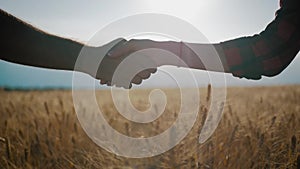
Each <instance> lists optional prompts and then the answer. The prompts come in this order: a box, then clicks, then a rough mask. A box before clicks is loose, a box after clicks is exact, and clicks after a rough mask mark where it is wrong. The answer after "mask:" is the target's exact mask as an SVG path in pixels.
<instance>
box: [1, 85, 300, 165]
mask: <svg viewBox="0 0 300 169" xmlns="http://www.w3.org/2000/svg"><path fill="white" fill-rule="evenodd" d="M150 91H151V90H137V89H136V90H131V91H130V99H131V101H132V103H133V105H134V106H135V107H136V108H137V109H139V110H145V109H147V107H148V106H149V102H148V100H147V98H148V95H149V92H150ZM163 91H164V92H165V94H166V96H167V98H168V103H167V105H166V109H165V111H164V113H163V114H162V115H161V116H160V118H159V119H157V120H155V121H153V122H151V123H149V124H140V123H133V122H130V121H128V120H127V119H125V118H124V117H122V116H121V115H119V114H118V112H117V110H116V108H115V107H114V104H113V102H112V99H111V96H110V92H109V91H104V90H102V91H97V94H96V96H97V99H98V100H99V107H101V108H102V109H103V110H104V111H103V113H104V116H105V119H106V120H107V121H108V123H109V124H110V125H111V126H112V127H113V128H114V129H116V130H117V131H119V132H120V133H123V134H126V135H129V136H131V137H149V136H153V135H157V134H158V133H161V132H163V131H164V130H166V129H167V128H168V127H170V125H172V123H173V122H174V120H176V118H177V116H178V109H179V106H178V105H180V104H178V103H180V99H179V95H180V93H179V91H178V90H175V89H163ZM199 91H200V93H201V103H200V104H201V106H200V108H199V113H198V117H197V121H196V123H195V125H194V126H193V128H192V130H191V131H190V132H189V133H188V135H187V136H186V137H185V138H184V139H183V140H182V141H181V142H180V143H179V144H178V145H177V146H175V147H174V148H173V149H171V150H169V151H167V152H165V153H163V154H160V155H157V156H154V157H149V158H141V159H138V158H125V157H121V156H117V155H115V154H113V153H110V152H107V151H106V150H104V149H103V148H100V147H99V146H97V145H96V144H95V143H94V142H93V141H92V140H91V139H90V138H89V137H88V136H87V135H86V133H85V132H84V131H83V129H82V127H81V125H80V123H79V121H78V119H77V116H76V112H75V109H74V106H73V102H72V92H71V91H68V90H48V91H5V90H1V91H0V157H1V158H0V168H4V169H5V168H61V169H67V168H100V169H102V168H103V169H156V168H186V169H194V168H201V169H202V168H203V169H211V168H217V169H219V168H220V169H222V168H229V169H236V168H245V169H246V168H258V169H260V168H291V169H296V168H300V104H299V103H300V86H277V87H249V88H246V87H232V88H228V89H227V93H228V94H227V100H226V103H225V107H224V114H223V117H222V119H221V122H220V124H219V126H218V128H217V129H216V131H215V133H214V134H213V135H212V137H210V138H209V139H208V140H207V141H206V142H205V143H204V144H199V143H198V137H199V131H200V129H201V127H202V126H203V123H204V119H205V118H206V115H207V112H208V107H209V104H210V97H209V96H210V91H209V89H207V88H201V89H199ZM103 98H104V99H103ZM100 100H102V101H101V102H100ZM171 138H172V137H170V139H171ZM170 141H172V140H170Z"/></svg>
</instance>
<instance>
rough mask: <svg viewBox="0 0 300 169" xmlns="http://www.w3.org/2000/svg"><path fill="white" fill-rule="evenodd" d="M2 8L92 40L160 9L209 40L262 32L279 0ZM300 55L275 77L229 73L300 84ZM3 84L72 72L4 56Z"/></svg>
mask: <svg viewBox="0 0 300 169" xmlns="http://www.w3.org/2000/svg"><path fill="white" fill-rule="evenodd" d="M0 7H1V9H3V10H5V11H7V12H9V13H11V14H13V15H15V16H16V17H18V18H20V19H22V20H24V21H26V22H29V23H30V24H32V25H34V26H36V27H38V28H40V29H42V30H44V31H47V32H49V33H51V34H55V35H59V36H63V37H68V38H72V39H75V40H78V41H82V42H86V41H88V40H89V39H90V38H91V37H92V36H93V35H94V33H95V32H97V31H98V30H99V29H101V28H102V27H104V26H106V25H108V24H109V23H111V22H113V21H116V20H118V19H120V18H123V17H126V16H130V15H134V14H141V13H162V14H168V15H172V16H175V17H178V18H180V19H183V20H185V21H187V22H189V23H190V24H192V25H194V26H195V27H196V28H198V29H199V31H201V32H202V33H203V34H204V35H205V36H206V37H207V38H208V40H209V41H210V42H221V41H224V40H228V39H232V38H236V37H240V36H249V35H253V34H255V33H259V32H260V31H262V30H263V29H264V28H265V27H266V26H267V24H268V23H269V22H271V21H272V20H273V19H274V17H275V12H276V10H277V9H278V8H279V6H278V1H277V0H272V1H270V0H251V1H239V0H226V1H223V0H184V1H183V0H180V1H176V0H130V1H129V0H128V1H122V0H119V1H117V0H109V1H103V0H89V1H82V0H51V1H41V0H26V1H21V0H14V1H8V0H1V1H0ZM166 69H171V71H173V72H175V73H177V74H178V76H184V70H182V69H181V70H175V69H174V68H166ZM299 72H300V58H299V56H298V57H296V59H294V61H293V62H292V64H291V65H290V66H289V67H288V68H287V69H286V70H285V71H284V72H283V73H281V74H280V75H279V76H277V77H275V78H263V79H262V80H259V81H247V80H241V79H238V78H233V77H232V76H231V75H226V79H227V83H228V84H229V85H265V84H268V85H276V84H295V83H300V78H298V74H299ZM195 75H196V77H197V80H198V82H199V84H207V83H209V81H208V80H207V79H205V78H204V77H205V76H207V73H206V72H203V71H195ZM0 77H1V79H0V86H10V87H70V86H71V84H72V73H71V72H65V71H57V70H46V69H39V68H32V67H27V66H21V65H16V64H11V63H7V62H4V61H0ZM172 84H173V82H172V81H171V80H169V78H168V77H166V75H165V74H164V73H157V74H155V75H153V76H152V77H151V78H150V79H149V80H147V81H145V82H143V85H142V86H152V85H156V86H157V85H162V86H169V85H172Z"/></svg>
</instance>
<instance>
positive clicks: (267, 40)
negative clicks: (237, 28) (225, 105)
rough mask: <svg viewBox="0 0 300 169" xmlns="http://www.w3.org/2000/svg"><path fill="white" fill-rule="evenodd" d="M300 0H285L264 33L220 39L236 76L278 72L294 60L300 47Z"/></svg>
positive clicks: (232, 71) (231, 69) (257, 77)
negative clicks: (226, 39)
mask: <svg viewBox="0 0 300 169" xmlns="http://www.w3.org/2000/svg"><path fill="white" fill-rule="evenodd" d="M288 2H290V3H288ZM299 2H300V1H299V0H285V2H284V3H282V7H281V8H280V10H278V11H277V14H276V18H275V20H273V21H272V22H271V23H270V24H269V25H268V26H267V27H266V29H265V30H264V31H262V32H261V33H259V34H257V35H254V36H251V37H242V38H238V39H234V40H230V41H225V42H222V43H221V46H222V48H223V50H224V55H225V58H226V61H227V64H228V67H229V71H230V72H231V73H232V74H233V75H234V76H237V77H245V78H248V79H260V78H261V76H262V75H264V76H275V75H277V74H279V73H280V72H282V71H283V70H284V69H285V68H286V67H287V66H288V65H289V64H290V63H291V61H292V60H293V59H294V58H295V56H296V55H297V53H298V52H299V49H300V40H299V37H300V33H299V32H300V31H299V30H300V27H299V21H300V17H299ZM291 4H292V5H291ZM296 4H298V5H296ZM295 7H297V8H295Z"/></svg>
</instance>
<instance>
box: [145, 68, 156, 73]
mask: <svg viewBox="0 0 300 169" xmlns="http://www.w3.org/2000/svg"><path fill="white" fill-rule="evenodd" d="M146 71H148V72H150V73H155V72H156V71H157V68H149V69H146Z"/></svg>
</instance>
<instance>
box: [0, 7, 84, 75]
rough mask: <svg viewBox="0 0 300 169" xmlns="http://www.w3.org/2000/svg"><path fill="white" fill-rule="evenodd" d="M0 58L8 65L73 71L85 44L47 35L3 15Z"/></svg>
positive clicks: (1, 17)
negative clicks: (11, 63)
mask: <svg viewBox="0 0 300 169" xmlns="http://www.w3.org/2000/svg"><path fill="white" fill-rule="evenodd" d="M0 12H1V14H0V23H1V24H0V25H1V27H0V34H1V39H0V58H1V59H3V60H6V61H9V62H14V63H19V64H25V65H30V66H38V67H44V68H52V69H64V70H73V68H74V64H75V61H76V59H77V56H78V54H79V52H80V50H81V48H82V46H83V45H82V44H80V43H78V42H75V41H72V40H69V39H64V38H61V37H58V36H54V35H50V34H47V33H45V32H43V31H40V30H38V29H36V28H34V27H32V26H31V25H29V24H26V23H24V22H23V21H21V20H19V19H17V18H15V17H13V16H11V15H9V14H7V13H6V12H4V11H2V10H1V11H0Z"/></svg>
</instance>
